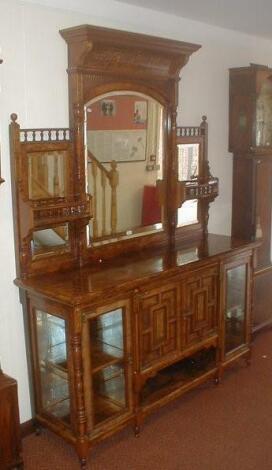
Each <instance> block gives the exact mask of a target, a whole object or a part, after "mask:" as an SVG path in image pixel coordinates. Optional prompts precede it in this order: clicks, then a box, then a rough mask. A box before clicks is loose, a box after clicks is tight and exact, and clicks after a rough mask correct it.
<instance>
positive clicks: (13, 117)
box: [10, 113, 18, 123]
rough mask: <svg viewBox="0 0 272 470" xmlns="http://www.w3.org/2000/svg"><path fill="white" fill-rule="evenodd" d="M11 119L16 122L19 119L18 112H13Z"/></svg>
mask: <svg viewBox="0 0 272 470" xmlns="http://www.w3.org/2000/svg"><path fill="white" fill-rule="evenodd" d="M10 119H11V120H12V122H14V123H15V122H16V121H17V119H18V116H17V114H16V113H12V114H11V115H10Z"/></svg>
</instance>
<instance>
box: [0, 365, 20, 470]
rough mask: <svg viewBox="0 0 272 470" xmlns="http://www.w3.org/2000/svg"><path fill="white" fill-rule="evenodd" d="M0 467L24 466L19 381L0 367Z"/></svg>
mask: <svg viewBox="0 0 272 470" xmlns="http://www.w3.org/2000/svg"><path fill="white" fill-rule="evenodd" d="M0 430H1V439H0V468H1V469H3V470H5V469H11V468H21V469H22V468H23V460H22V455H21V451H22V447H21V434H20V423H19V408H18V396H17V382H16V381H15V380H14V379H12V378H11V377H8V376H7V375H5V374H3V372H2V371H1V369H0Z"/></svg>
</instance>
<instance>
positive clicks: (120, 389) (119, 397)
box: [89, 308, 127, 425]
mask: <svg viewBox="0 0 272 470" xmlns="http://www.w3.org/2000/svg"><path fill="white" fill-rule="evenodd" d="M123 329H124V320H123V310H122V309H121V308H119V309H117V310H112V311H110V312H106V313H104V314H101V315H99V316H98V317H95V318H92V319H91V320H90V322H89V335H90V345H91V346H90V349H91V374H92V384H93V410H94V412H93V416H94V425H98V424H100V423H102V422H104V421H105V420H107V419H111V418H113V417H116V416H117V415H118V414H120V413H122V412H124V411H125V410H126V409H127V398H126V370H125V365H124V339H123V337H124V335H123Z"/></svg>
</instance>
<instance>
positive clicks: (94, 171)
mask: <svg viewBox="0 0 272 470" xmlns="http://www.w3.org/2000/svg"><path fill="white" fill-rule="evenodd" d="M92 176H93V237H94V238H97V236H98V224H97V181H96V178H97V164H96V161H95V160H92Z"/></svg>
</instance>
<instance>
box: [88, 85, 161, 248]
mask: <svg viewBox="0 0 272 470" xmlns="http://www.w3.org/2000/svg"><path fill="white" fill-rule="evenodd" d="M163 121H164V113H163V106H162V105H161V104H160V103H159V102H158V101H155V100H154V99H153V98H151V97H149V96H146V95H144V94H141V93H137V92H130V91H118V92H117V91H116V92H111V93H107V94H104V95H100V96H98V97H96V98H94V99H93V100H91V101H89V102H88V103H87V104H86V105H85V148H86V167H87V171H86V180H87V181H86V185H87V192H88V193H89V194H90V195H91V198H92V207H93V218H92V220H91V222H90V225H89V227H88V241H89V244H90V243H91V241H92V244H93V245H99V244H105V243H109V242H113V241H116V240H120V239H126V238H131V237H135V236H139V235H143V234H148V233H153V232H156V231H160V230H162V229H163V209H162V206H163V205H162V203H161V197H160V190H159V188H160V185H159V184H158V180H162V179H163V173H164V171H163V166H164V159H163V155H164V142H163Z"/></svg>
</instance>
